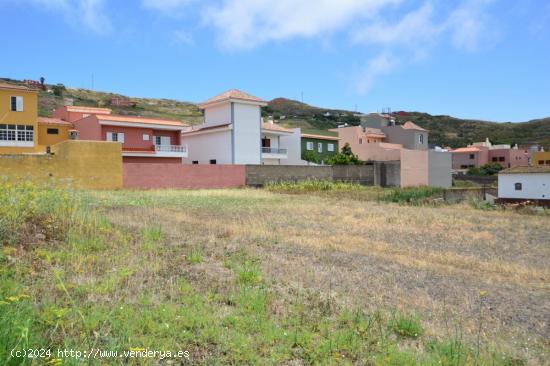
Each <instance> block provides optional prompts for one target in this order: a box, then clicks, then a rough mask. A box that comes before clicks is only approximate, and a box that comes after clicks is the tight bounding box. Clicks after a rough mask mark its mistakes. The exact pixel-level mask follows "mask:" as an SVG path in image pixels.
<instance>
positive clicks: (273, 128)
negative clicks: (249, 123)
mask: <svg viewBox="0 0 550 366" xmlns="http://www.w3.org/2000/svg"><path fill="white" fill-rule="evenodd" d="M262 130H270V131H277V132H289V133H292V132H294V131H292V130H289V129H288V128H284V127H281V126H279V125H278V124H275V123H262Z"/></svg>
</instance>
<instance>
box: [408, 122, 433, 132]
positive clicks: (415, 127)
mask: <svg viewBox="0 0 550 366" xmlns="http://www.w3.org/2000/svg"><path fill="white" fill-rule="evenodd" d="M403 128H404V129H406V130H418V131H428V130H425V129H423V128H422V127H420V126H418V125H416V124H414V123H412V122H411V121H407V122H405V124H404V125H403Z"/></svg>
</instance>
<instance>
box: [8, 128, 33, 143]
mask: <svg viewBox="0 0 550 366" xmlns="http://www.w3.org/2000/svg"><path fill="white" fill-rule="evenodd" d="M0 141H14V142H15V141H20V142H33V141H34V127H33V126H26V125H8V124H0Z"/></svg>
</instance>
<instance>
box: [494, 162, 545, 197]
mask: <svg viewBox="0 0 550 366" xmlns="http://www.w3.org/2000/svg"><path fill="white" fill-rule="evenodd" d="M498 198H499V199H502V200H549V201H550V166H518V167H515V168H509V169H505V170H502V171H501V172H500V173H499V174H498Z"/></svg>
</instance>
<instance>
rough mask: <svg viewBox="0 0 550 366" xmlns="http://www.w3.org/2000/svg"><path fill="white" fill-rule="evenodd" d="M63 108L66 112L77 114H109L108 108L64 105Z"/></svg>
mask: <svg viewBox="0 0 550 366" xmlns="http://www.w3.org/2000/svg"><path fill="white" fill-rule="evenodd" d="M65 108H66V109H67V111H68V112H77V113H91V114H94V113H95V114H111V112H112V110H111V109H110V108H97V107H84V106H78V105H66V106H65Z"/></svg>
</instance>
